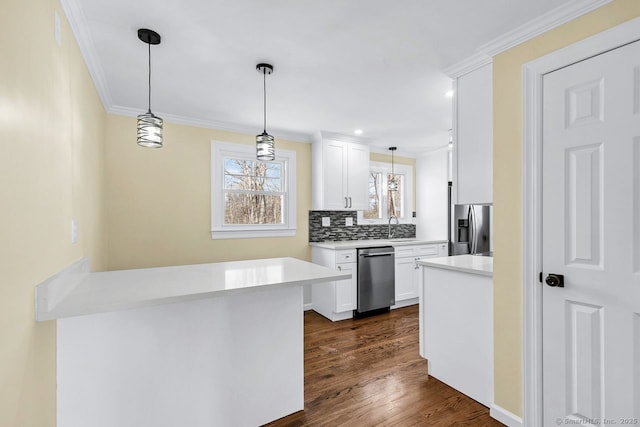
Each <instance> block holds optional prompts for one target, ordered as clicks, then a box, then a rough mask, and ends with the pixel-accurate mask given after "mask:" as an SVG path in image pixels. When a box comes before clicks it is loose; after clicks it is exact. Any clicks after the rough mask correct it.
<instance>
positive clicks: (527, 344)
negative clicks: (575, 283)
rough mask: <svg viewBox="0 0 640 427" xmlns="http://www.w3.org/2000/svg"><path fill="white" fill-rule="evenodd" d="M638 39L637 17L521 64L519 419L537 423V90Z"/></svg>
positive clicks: (539, 266) (539, 318)
mask: <svg viewBox="0 0 640 427" xmlns="http://www.w3.org/2000/svg"><path fill="white" fill-rule="evenodd" d="M637 40H640V18H634V19H632V20H630V21H627V22H625V23H623V24H620V25H618V26H616V27H613V28H611V29H609V30H605V31H603V32H601V33H598V34H596V35H594V36H591V37H588V38H586V39H584V40H581V41H579V42H576V43H574V44H571V45H569V46H567V47H564V48H562V49H560V50H557V51H554V52H552V53H549V54H547V55H545V56H543V57H540V58H538V59H535V60H533V61H531V62H528V63H526V64H524V65H523V66H522V107H523V109H522V113H523V116H522V179H523V180H522V303H523V304H522V312H523V313H522V314H523V319H522V320H523V331H522V332H523V340H522V355H523V356H522V357H523V360H522V367H523V370H522V376H523V378H522V380H523V383H522V384H523V414H522V415H523V425H526V426H532V427H542V425H543V424H542V413H543V406H542V404H543V400H542V285H541V284H540V282H539V278H538V275H539V274H540V272H541V271H543V270H542V90H543V81H542V79H543V77H544V75H545V74H547V73H550V72H552V71H555V70H558V69H560V68H564V67H567V66H569V65H572V64H575V63H576V62H580V61H583V60H585V59H589V58H591V57H593V56H597V55H600V54H602V53H605V52H607V51H610V50H612V49H615V48H618V47H621V46H624V45H626V44H629V43H632V42H635V41H637Z"/></svg>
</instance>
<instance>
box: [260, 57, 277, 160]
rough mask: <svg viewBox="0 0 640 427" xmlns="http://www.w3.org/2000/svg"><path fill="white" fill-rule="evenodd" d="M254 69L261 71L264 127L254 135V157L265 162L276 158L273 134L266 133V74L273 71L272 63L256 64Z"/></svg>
mask: <svg viewBox="0 0 640 427" xmlns="http://www.w3.org/2000/svg"><path fill="white" fill-rule="evenodd" d="M256 70H257V71H258V72H259V73H262V79H263V86H264V128H263V130H262V133H261V134H260V135H256V157H257V158H258V160H261V161H264V162H266V161H271V160H275V158H276V147H275V141H274V139H273V136H271V135H269V134H268V133H267V74H271V73H273V65H271V64H258V65H256Z"/></svg>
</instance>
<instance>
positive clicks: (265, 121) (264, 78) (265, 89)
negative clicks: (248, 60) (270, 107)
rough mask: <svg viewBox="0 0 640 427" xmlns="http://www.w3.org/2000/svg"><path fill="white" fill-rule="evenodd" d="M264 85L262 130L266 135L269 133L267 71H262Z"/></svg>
mask: <svg viewBox="0 0 640 427" xmlns="http://www.w3.org/2000/svg"><path fill="white" fill-rule="evenodd" d="M262 84H263V95H264V98H263V99H264V102H263V106H264V122H263V123H264V129H263V130H262V131H263V132H264V133H267V69H266V68H263V69H262Z"/></svg>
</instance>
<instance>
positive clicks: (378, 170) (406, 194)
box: [358, 162, 413, 223]
mask: <svg viewBox="0 0 640 427" xmlns="http://www.w3.org/2000/svg"><path fill="white" fill-rule="evenodd" d="M394 169H395V176H396V178H397V179H398V184H399V185H398V191H391V192H390V191H388V190H387V186H388V181H389V178H391V176H392V175H391V164H390V163H379V162H371V167H370V171H369V208H368V209H367V210H366V211H364V212H358V222H359V223H377V222H378V223H380V222H386V221H388V219H389V218H390V217H391V215H395V216H396V217H398V218H401V219H402V218H404V219H406V220H407V221H408V220H410V219H411V212H410V210H411V205H412V198H413V188H412V187H413V185H412V184H413V172H412V168H411V167H410V166H407V165H395V167H394Z"/></svg>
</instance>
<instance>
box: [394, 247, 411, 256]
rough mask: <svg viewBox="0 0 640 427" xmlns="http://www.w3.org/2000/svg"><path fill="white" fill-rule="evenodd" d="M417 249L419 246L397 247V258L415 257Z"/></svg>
mask: <svg viewBox="0 0 640 427" xmlns="http://www.w3.org/2000/svg"><path fill="white" fill-rule="evenodd" d="M416 248H417V246H396V247H395V250H394V252H395V257H396V258H405V257H412V256H415V255H416V254H417V252H416Z"/></svg>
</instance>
